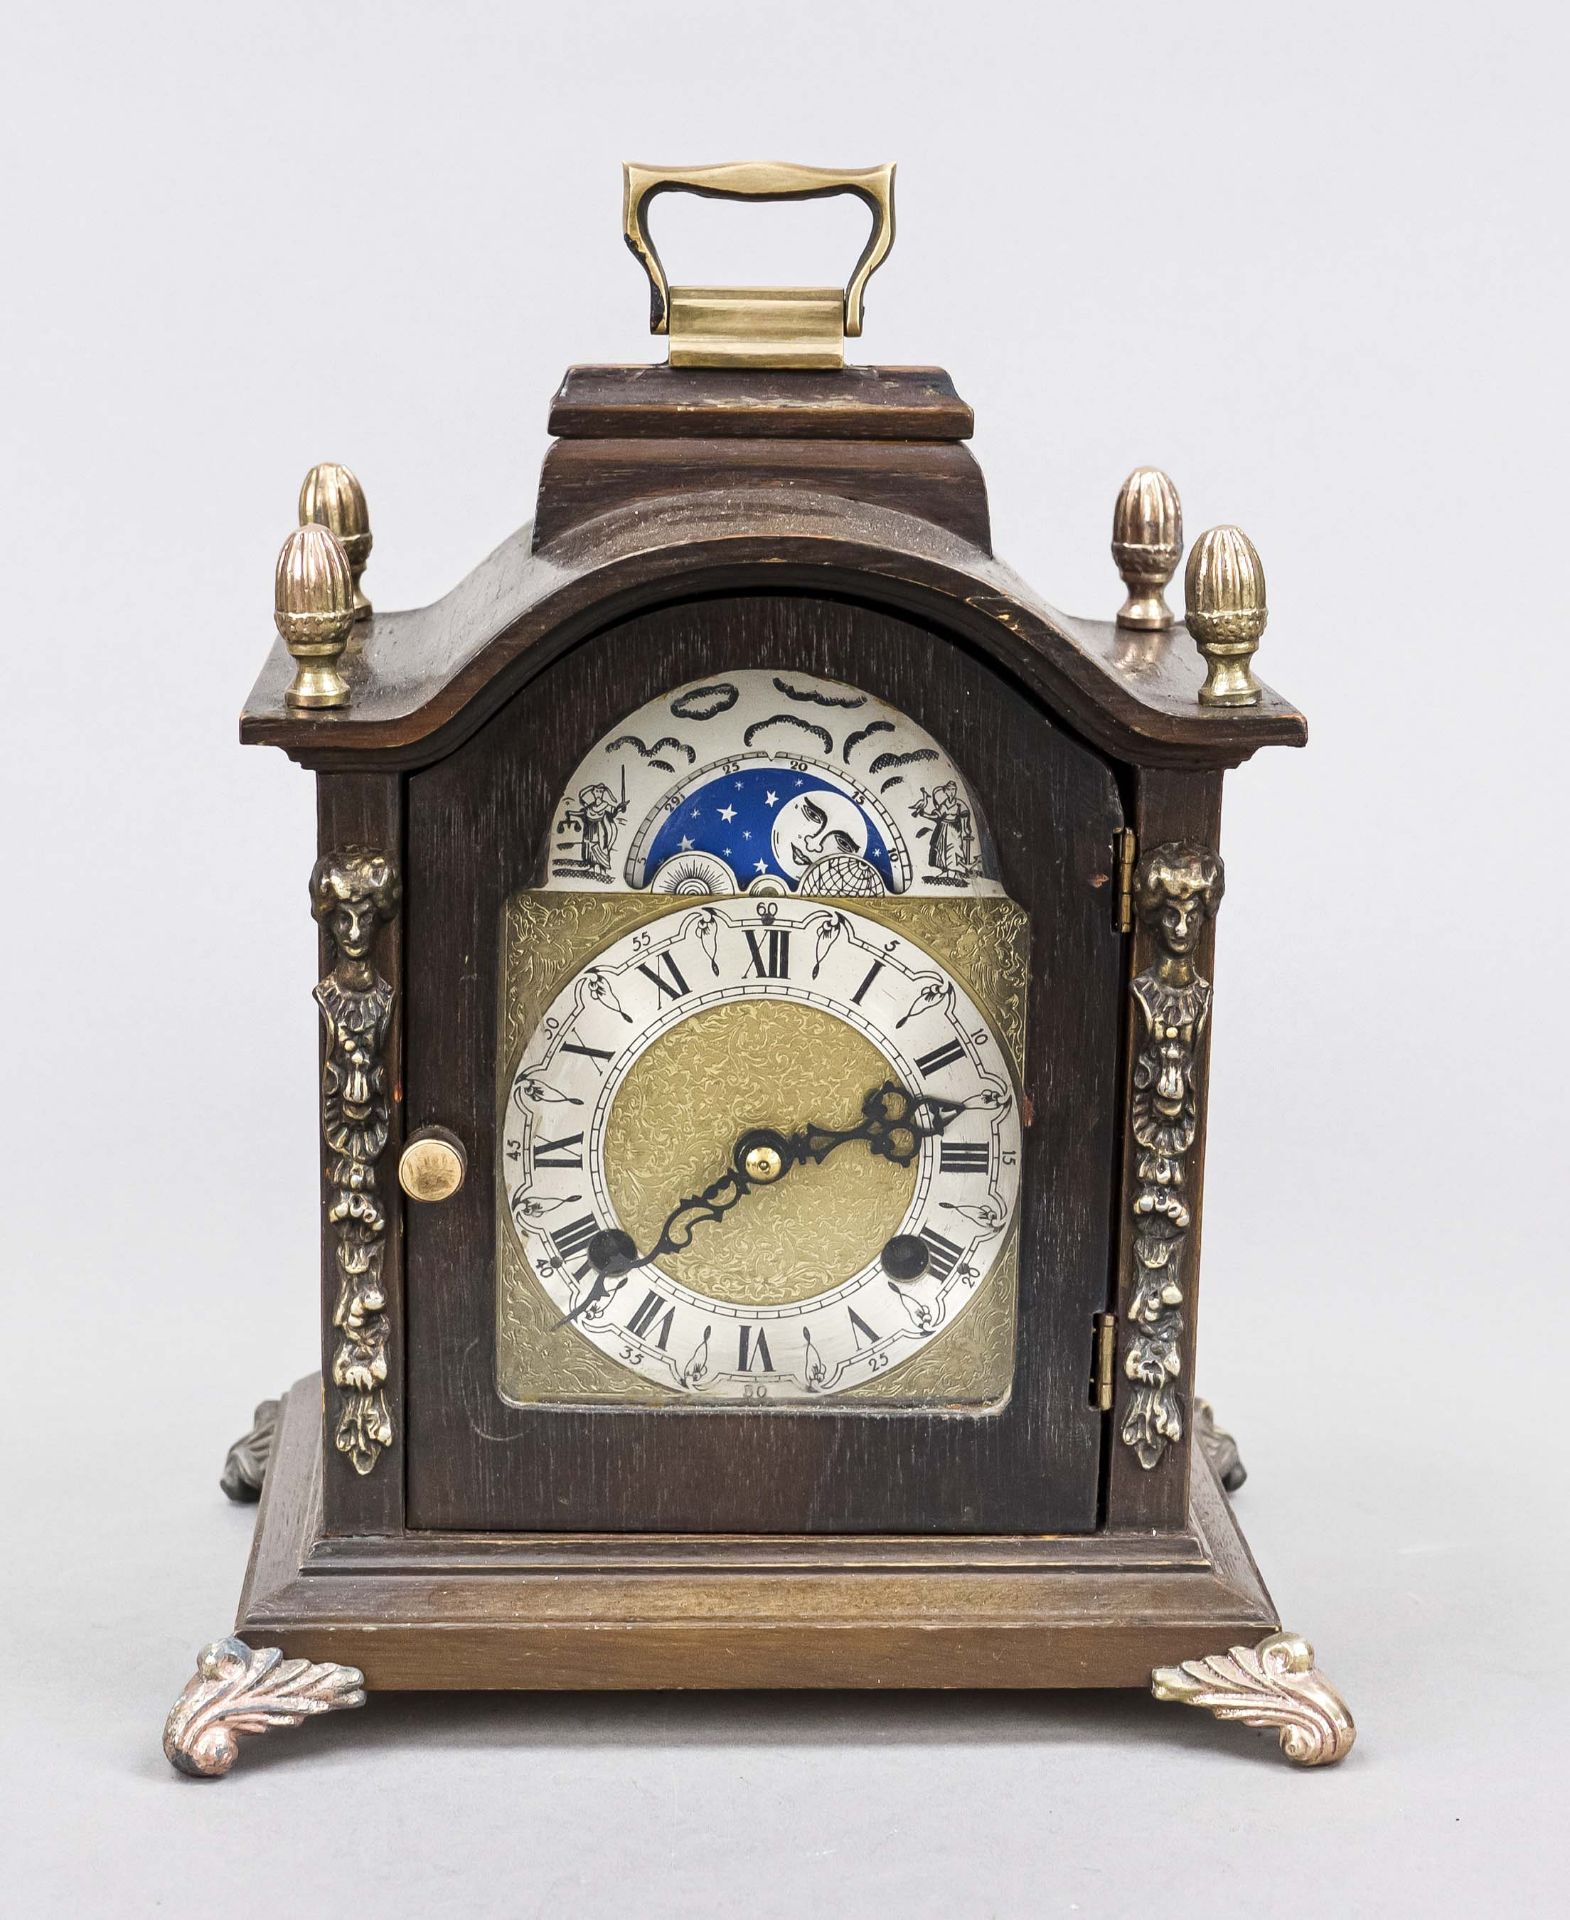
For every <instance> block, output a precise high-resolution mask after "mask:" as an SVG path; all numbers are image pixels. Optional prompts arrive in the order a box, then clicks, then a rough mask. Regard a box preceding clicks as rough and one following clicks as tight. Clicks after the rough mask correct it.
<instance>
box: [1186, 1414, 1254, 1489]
mask: <svg viewBox="0 0 1570 1920" xmlns="http://www.w3.org/2000/svg"><path fill="white" fill-rule="evenodd" d="M1194 1438H1195V1439H1196V1440H1197V1441H1198V1442H1199V1444H1200V1446H1201V1447H1202V1448H1203V1449H1204V1454H1205V1458H1206V1459H1207V1460H1208V1461H1209V1462H1210V1464H1211V1466H1212V1467H1213V1468H1214V1470H1215V1475H1216V1478H1217V1479H1218V1480H1219V1481H1220V1482H1221V1484H1222V1486H1223V1487H1225V1488H1226V1490H1227V1492H1228V1493H1236V1492H1237V1490H1238V1488H1239V1487H1241V1486H1242V1484H1243V1482H1244V1481H1245V1480H1247V1478H1248V1468H1247V1467H1245V1466H1244V1465H1243V1456H1242V1455H1241V1454H1240V1453H1239V1452H1238V1450H1237V1442H1236V1441H1235V1440H1234V1439H1233V1438H1232V1436H1231V1434H1230V1433H1227V1432H1226V1431H1225V1430H1224V1429H1223V1428H1221V1427H1218V1426H1217V1425H1216V1415H1215V1409H1214V1408H1213V1407H1212V1406H1211V1404H1210V1402H1209V1401H1208V1400H1196V1401H1195V1402H1194Z"/></svg>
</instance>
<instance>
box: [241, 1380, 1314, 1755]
mask: <svg viewBox="0 0 1570 1920" xmlns="http://www.w3.org/2000/svg"><path fill="white" fill-rule="evenodd" d="M321 1405H322V1402H321V1386H320V1382H319V1381H318V1380H317V1379H315V1378H312V1379H309V1380H305V1381H302V1382H301V1383H300V1384H299V1385H298V1386H297V1387H295V1388H294V1389H293V1390H292V1391H291V1392H290V1393H289V1394H287V1395H286V1396H285V1399H284V1402H283V1407H282V1410H281V1413H280V1417H279V1425H278V1435H277V1440H276V1443H275V1445H274V1449H273V1455H272V1459H271V1461H270V1463H269V1467H268V1472H267V1477H266V1482H265V1484H264V1487H263V1490H262V1503H261V1511H260V1514H259V1517H258V1521H257V1532H256V1540H255V1544H254V1546H253V1549H252V1554H251V1562H250V1566H249V1568H248V1570H247V1573H246V1579H245V1586H244V1590H243V1592H242V1594H241V1599H240V1608H239V1618H238V1621H237V1623H236V1628H235V1631H236V1634H237V1635H238V1636H239V1637H240V1638H241V1640H243V1641H246V1642H249V1643H250V1645H252V1646H255V1647H265V1648H277V1649H279V1650H281V1652H282V1653H283V1654H284V1655H286V1656H289V1657H292V1658H297V1659H302V1660H307V1661H311V1662H318V1663H327V1664H329V1665H331V1666H333V1667H336V1668H354V1669H358V1670H359V1671H360V1672H362V1673H363V1675H364V1684H365V1686H366V1687H367V1688H368V1689H371V1690H380V1689H387V1690H396V1689H403V1688H420V1689H425V1688H430V1689H437V1690H446V1689H453V1690H465V1689H514V1688H516V1689H520V1690H546V1689H563V1688H565V1689H579V1688H604V1689H667V1688H776V1687H778V1688H785V1687H790V1688H862V1687H868V1688H871V1687H919V1688H924V1687H934V1688H936V1687H944V1688H951V1687H988V1688H990V1687H999V1688H1004V1687H1007V1688H1014V1687H1019V1688H1035V1687H1139V1688H1142V1689H1143V1688H1147V1687H1149V1686H1150V1685H1151V1677H1152V1672H1153V1670H1154V1669H1157V1668H1167V1669H1173V1670H1176V1671H1178V1672H1180V1673H1181V1672H1182V1671H1184V1670H1185V1669H1184V1666H1183V1663H1184V1662H1191V1663H1195V1664H1198V1663H1199V1662H1200V1661H1201V1659H1202V1656H1204V1655H1205V1654H1206V1653H1207V1652H1209V1653H1214V1650H1215V1649H1216V1648H1233V1649H1234V1650H1237V1649H1242V1650H1243V1651H1245V1652H1246V1651H1249V1650H1251V1649H1253V1647H1254V1643H1256V1642H1259V1641H1261V1639H1262V1638H1264V1637H1267V1636H1271V1635H1276V1634H1278V1632H1279V1628H1280V1621H1279V1619H1278V1617H1277V1614H1276V1610H1275V1607H1274V1605H1273V1603H1272V1602H1271V1599H1270V1596H1269V1594H1268V1592H1267V1591H1266V1589H1265V1586H1264V1583H1263V1581H1262V1580H1261V1578H1260V1576H1259V1572H1258V1569H1257V1568H1256V1567H1255V1565H1254V1563H1253V1560H1252V1558H1251V1556H1250V1554H1249V1551H1248V1547H1247V1545H1246V1543H1245V1542H1244V1540H1243V1537H1242V1534H1241V1533H1240V1532H1239V1530H1238V1526H1237V1522H1236V1520H1235V1519H1234V1518H1233V1515H1232V1511H1231V1508H1230V1507H1229V1505H1228V1503H1227V1501H1226V1499H1225V1496H1224V1495H1223V1493H1222V1491H1221V1486H1220V1482H1219V1481H1218V1479H1217V1477H1216V1474H1215V1471H1214V1468H1213V1467H1212V1466H1211V1464H1210V1463H1209V1461H1208V1460H1207V1459H1205V1458H1204V1457H1203V1456H1202V1455H1201V1454H1199V1453H1196V1456H1195V1461H1194V1474H1193V1486H1192V1495H1191V1502H1190V1515H1189V1525H1188V1527H1187V1528H1186V1529H1185V1530H1184V1531H1182V1532H1181V1533H1173V1534H1151V1533H1144V1534H1138V1535H1134V1534H1117V1533H1098V1534H1088V1535H1044V1536H1010V1537H998V1536H984V1537H976V1536H957V1535H945V1536H928V1537H922V1538H912V1537H905V1536H898V1535H858V1536H853V1537H847V1536H844V1535H840V1536H833V1537H828V1536H815V1537H812V1538H803V1537H797V1536H790V1537H784V1536H768V1535H748V1536H738V1535H722V1536H706V1535H695V1534H688V1535H653V1534H620V1535H613V1534H539V1533H536V1534H517V1535H501V1534H464V1533H456V1532H441V1533H437V1532H406V1533H401V1534H388V1535H380V1536H374V1537H372V1536H365V1537H356V1538H343V1537H338V1538H334V1537H330V1536H327V1535H325V1534H324V1533H323V1532H322V1529H321V1474H322V1458H321ZM384 1464H391V1463H384ZM1232 1657H1236V1653H1234V1656H1232ZM1309 1665H1310V1667H1311V1666H1312V1661H1311V1660H1310V1662H1309ZM1283 1672H1285V1670H1284V1669H1283ZM1169 1677H1170V1676H1169ZM1314 1678H1315V1680H1316V1681H1317V1679H1318V1676H1317V1675H1315V1676H1314ZM1287 1679H1288V1684H1291V1677H1290V1675H1289V1676H1287ZM1164 1697H1179V1696H1176V1695H1172V1694H1170V1693H1169V1694H1168V1695H1167V1696H1164ZM1200 1704H1210V1705H1212V1706H1213V1710H1216V1711H1220V1709H1219V1708H1217V1707H1215V1706H1214V1703H1212V1702H1209V1701H1206V1702H1201V1703H1200ZM1267 1704H1268V1703H1267ZM1235 1717H1244V1716H1241V1715H1238V1716H1235ZM1277 1724H1279V1721H1278V1722H1277ZM1348 1725H1350V1721H1348ZM1346 1744H1348V1745H1349V1744H1350V1741H1349V1740H1348V1741H1347V1742H1346ZM1343 1750H1344V1748H1343Z"/></svg>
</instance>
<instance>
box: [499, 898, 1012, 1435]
mask: <svg viewBox="0 0 1570 1920" xmlns="http://www.w3.org/2000/svg"><path fill="white" fill-rule="evenodd" d="M1025 934H1026V927H1025V916H1024V915H1023V914H1022V913H1021V912H1020V911H1019V909H1018V908H1016V907H1014V906H1013V905H1012V904H1011V903H1009V902H1007V901H1005V900H1000V899H995V898H993V899H965V900H889V899H883V900H878V901H874V902H863V901H857V902H856V909H855V911H852V910H851V909H850V908H849V907H848V906H846V905H845V904H843V903H841V902H837V901H832V900H821V899H809V898H797V899H774V898H761V897H753V898H741V897H723V898H711V899H708V900H705V901H702V902H701V903H695V902H692V901H680V900H677V901H674V902H673V901H670V900H668V899H649V898H647V897H643V898H638V897H628V896H599V897H594V896H587V895H583V894H577V895H562V894H548V893H546V894H539V893H529V894H519V895H515V896H514V897H513V899H512V900H511V901H510V902H509V903H508V909H507V927H506V938H505V956H504V958H505V964H504V968H503V994H504V1004H503V1009H502V1011H503V1021H502V1029H503V1035H504V1046H503V1057H502V1060H501V1062H500V1085H499V1089H498V1091H499V1098H500V1134H501V1142H502V1146H501V1160H500V1165H499V1170H498V1208H499V1218H498V1240H499V1252H500V1259H499V1263H498V1272H499V1300H498V1386H499V1388H500V1391H501V1392H502V1394H503V1395H504V1397H506V1398H507V1399H509V1400H513V1401H515V1402H516V1403H518V1404H524V1405H527V1404H536V1403H540V1402H556V1403H560V1402H563V1401H567V1402H574V1403H582V1402H588V1403H596V1402H604V1401H607V1400H609V1401H613V1402H614V1401H636V1402H642V1403H648V1402H649V1401H664V1402H670V1403H676V1404H689V1405H702V1404H736V1403H743V1404H752V1405H756V1406H762V1407H780V1406H788V1407H793V1408H796V1409H800V1408H803V1407H811V1406H813V1405H824V1404H827V1403H829V1402H831V1401H832V1402H833V1403H835V1404H838V1403H840V1402H841V1401H843V1400H844V1399H847V1398H851V1399H857V1398H866V1399H870V1400H876V1401H879V1402H880V1403H885V1404H887V1403H890V1402H894V1403H904V1404H933V1403H939V1404H949V1405H953V1406H955V1407H971V1408H975V1409H981V1408H986V1407H996V1406H997V1405H999V1404H1001V1403H1002V1401H1003V1399H1004V1398H1005V1397H1006V1395H1007V1391H1008V1385H1009V1380H1010V1376H1011V1371H1012V1355H1013V1339H1014V1311H1015V1280H1016V1258H1015V1244H1016V1222H1015V1210H1016V1207H1017V1200H1018V1183H1019V1154H1020V1132H1019V1129H1020V1119H1019V1111H1018V1096H1017V1091H1016V1088H1017V1075H1018V1058H1019V1052H1020V1046H1021V1042H1022V1039H1023V1005H1024V984H1025ZM890 1113H893V1114H896V1115H898V1116H901V1118H902V1124H901V1126H900V1127H891V1125H890V1124H889V1122H888V1117H887V1116H888V1115H889V1114H890ZM912 1269H914V1270H912Z"/></svg>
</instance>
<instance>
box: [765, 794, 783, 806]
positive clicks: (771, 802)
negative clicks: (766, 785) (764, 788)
mask: <svg viewBox="0 0 1570 1920" xmlns="http://www.w3.org/2000/svg"><path fill="white" fill-rule="evenodd" d="M779 803H780V797H779V795H778V794H777V793H772V792H771V793H766V794H765V795H764V796H763V804H764V805H765V806H766V807H777V806H778V805H779Z"/></svg>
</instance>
